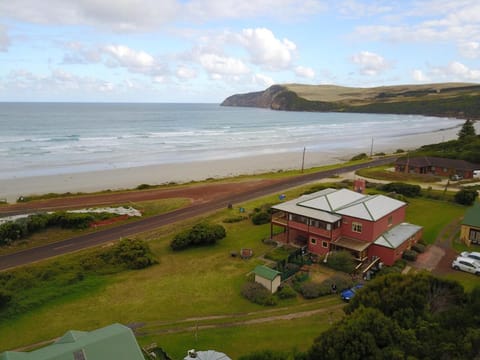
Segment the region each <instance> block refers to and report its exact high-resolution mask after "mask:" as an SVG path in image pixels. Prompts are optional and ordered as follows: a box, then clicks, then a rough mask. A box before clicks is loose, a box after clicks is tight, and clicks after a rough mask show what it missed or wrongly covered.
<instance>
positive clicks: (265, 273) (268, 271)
mask: <svg viewBox="0 0 480 360" xmlns="http://www.w3.org/2000/svg"><path fill="white" fill-rule="evenodd" d="M253 272H254V273H255V275H258V276H261V277H263V278H265V279H268V280H270V281H271V280H273V279H275V278H276V277H277V276H279V275H281V273H280V272H278V271H277V270H273V269H272V268H269V267H268V266H264V265H258V266H257V267H256V268H255V270H253Z"/></svg>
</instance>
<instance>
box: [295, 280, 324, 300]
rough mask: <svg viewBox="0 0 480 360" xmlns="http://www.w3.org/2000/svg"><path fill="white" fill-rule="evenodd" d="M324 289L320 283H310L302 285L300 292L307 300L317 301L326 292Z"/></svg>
mask: <svg viewBox="0 0 480 360" xmlns="http://www.w3.org/2000/svg"><path fill="white" fill-rule="evenodd" d="M322 287H324V286H322V285H321V284H319V283H316V282H312V281H308V282H304V283H303V284H301V285H300V288H299V290H300V294H302V296H303V297H304V298H305V299H316V298H318V297H319V296H320V295H321V293H322V292H324V291H325V289H322Z"/></svg>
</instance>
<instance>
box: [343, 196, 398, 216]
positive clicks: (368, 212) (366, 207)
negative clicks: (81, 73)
mask: <svg viewBox="0 0 480 360" xmlns="http://www.w3.org/2000/svg"><path fill="white" fill-rule="evenodd" d="M405 205H406V204H405V203H404V202H403V201H399V200H396V199H392V198H391V197H388V196H385V195H372V196H365V195H363V198H361V199H359V200H357V201H355V202H353V203H351V204H347V205H345V206H344V207H342V208H340V209H337V210H336V213H338V214H342V215H347V216H351V217H355V218H358V219H365V220H370V221H376V220H378V219H381V218H382V217H384V216H387V215H388V214H390V213H391V212H392V211H395V210H397V209H399V208H401V207H402V206H405Z"/></svg>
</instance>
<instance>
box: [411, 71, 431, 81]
mask: <svg viewBox="0 0 480 360" xmlns="http://www.w3.org/2000/svg"><path fill="white" fill-rule="evenodd" d="M412 78H413V80H415V81H417V82H426V81H430V79H429V78H428V76H426V75H425V74H424V73H423V72H422V70H418V69H415V70H413V71H412Z"/></svg>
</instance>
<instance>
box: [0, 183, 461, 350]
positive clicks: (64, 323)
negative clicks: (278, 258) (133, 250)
mask: <svg viewBox="0 0 480 360" xmlns="http://www.w3.org/2000/svg"><path fill="white" fill-rule="evenodd" d="M312 186H315V185H314V184H309V185H305V186H302V187H299V188H295V189H291V190H289V191H285V192H284V194H285V195H286V197H287V199H292V198H294V197H297V196H298V195H300V194H301V193H303V192H305V191H306V190H308V189H309V188H311V187H312ZM278 201H279V199H278V194H273V195H271V196H267V197H264V198H260V199H256V200H254V201H249V202H246V203H242V204H235V206H234V208H233V209H223V210H221V211H218V212H215V213H212V214H208V215H205V216H199V217H196V218H193V219H188V220H185V221H183V222H181V223H175V224H172V225H169V226H165V227H162V228H159V229H157V230H153V231H149V232H147V233H144V234H139V235H138V236H137V237H138V238H140V239H144V240H147V241H148V242H149V245H150V248H151V249H152V251H153V253H154V254H155V256H156V258H157V260H158V261H159V263H158V264H157V265H154V266H152V267H149V268H147V269H143V270H137V271H123V272H120V273H116V274H110V275H104V277H102V279H101V282H99V283H98V284H97V285H98V286H92V287H90V288H87V289H85V291H84V292H76V291H75V292H72V294H70V295H63V296H60V297H58V298H56V299H55V300H52V301H51V302H48V303H47V304H44V305H41V306H39V307H38V308H36V309H33V310H30V311H28V312H25V313H24V314H22V315H21V316H16V317H12V318H10V319H8V321H1V322H0V334H2V336H0V349H2V350H7V349H14V348H17V347H20V346H24V345H27V344H33V343H37V342H40V341H44V340H45V339H53V338H56V337H58V336H61V335H62V334H63V333H64V332H65V331H68V330H70V329H77V330H92V329H95V328H99V327H102V326H106V325H108V324H111V323H114V322H120V323H123V324H140V325H144V326H146V327H147V328H148V326H149V324H155V323H158V322H159V321H161V322H171V323H176V322H178V321H180V320H182V319H191V318H198V317H209V316H219V315H227V316H231V315H232V314H244V313H248V312H258V311H265V308H264V307H262V306H260V305H256V304H253V303H251V302H249V301H247V300H246V299H244V298H243V297H242V296H241V294H240V290H241V287H242V285H243V284H244V282H245V281H246V279H247V277H248V275H249V274H250V273H251V271H252V270H253V269H254V268H255V266H256V265H259V264H263V263H264V260H263V256H265V255H266V254H268V253H269V252H271V251H273V250H274V247H272V246H271V245H267V244H265V243H264V242H263V241H262V240H264V239H266V238H269V236H270V225H269V224H265V225H259V226H255V225H253V224H252V223H251V221H250V219H248V218H247V219H245V220H243V221H239V222H236V223H227V224H222V225H224V226H225V228H226V230H227V237H226V238H225V239H223V240H221V241H219V242H218V243H217V244H216V245H215V246H212V247H196V248H190V249H187V250H184V251H180V252H173V251H172V250H171V249H170V246H169V245H170V242H171V240H172V238H173V236H174V234H176V233H177V232H179V231H182V230H184V229H185V228H187V227H190V226H192V225H193V224H195V223H197V222H199V221H208V222H212V223H221V222H222V219H224V218H226V217H231V216H232V215H236V214H239V213H240V210H239V209H240V207H242V208H244V209H245V213H244V214H245V215H246V216H248V215H249V214H250V213H251V212H253V211H254V209H255V208H259V207H261V206H262V205H264V204H274V203H276V202H278ZM464 211H465V207H463V206H459V205H455V204H453V203H447V202H442V201H435V200H431V199H424V198H417V199H409V209H408V211H407V221H410V222H412V223H415V224H419V225H422V226H424V238H425V240H426V241H427V242H428V243H432V242H433V241H434V239H435V237H436V235H437V234H438V232H439V231H440V230H441V229H442V228H443V227H445V226H446V225H448V224H449V223H450V222H451V220H452V218H454V217H458V216H461V215H462V214H463V213H464ZM241 248H251V249H252V250H253V253H254V257H253V258H251V259H250V260H243V259H240V258H239V257H232V256H231V253H232V251H239V250H240V249H241ZM88 251H92V250H88ZM81 253H84V252H81ZM78 254H80V253H77V254H70V255H67V256H62V257H59V258H57V259H56V261H74V258H75V257H77V256H78ZM92 281H93V280H92ZM66 290H68V287H66ZM336 300H338V299H336ZM303 304H310V303H309V300H304V299H302V298H301V297H297V298H296V299H289V300H281V301H280V303H279V305H278V308H281V307H286V306H288V307H291V306H300V305H303ZM275 309H277V308H275ZM335 309H336V307H335ZM332 311H333V310H332ZM335 311H336V310H335ZM335 314H337V313H336V312H335ZM253 316H254V317H255V315H253ZM336 316H341V312H339V313H338V314H337V315H334V319H333V321H335V319H336ZM193 323H194V322H190V323H189V324H190V325H193ZM206 323H207V324H208V323H211V324H217V322H216V320H208V321H207V322H206ZM221 323H222V322H221V321H219V322H218V324H220V325H221ZM329 326H330V320H329V316H327V315H326V314H317V315H314V316H311V317H307V318H302V319H295V320H288V321H287V320H276V321H274V322H271V323H265V324H255V325H241V326H240V325H239V326H236V325H235V326H232V327H226V326H225V327H223V328H215V329H202V330H201V331H199V332H198V334H197V342H196V343H193V346H190V345H189V344H191V341H192V339H194V334H192V333H191V332H188V331H187V332H180V333H176V334H161V335H154V334H152V335H148V336H146V337H141V338H140V341H141V343H142V344H147V343H149V342H152V341H156V342H157V343H158V344H159V345H160V346H161V347H163V348H164V349H165V350H167V352H168V353H169V354H170V352H171V356H174V358H181V356H184V354H185V351H186V348H188V347H196V348H198V349H202V348H205V349H208V348H213V347H217V349H218V350H220V351H224V352H225V353H227V354H230V353H231V356H234V358H235V357H237V356H239V355H241V354H245V353H249V352H251V351H254V350H256V349H263V348H270V347H271V344H272V339H275V343H281V344H280V345H279V346H280V347H281V348H282V349H285V350H291V348H292V347H294V346H298V347H299V349H300V350H305V349H306V348H307V347H308V346H310V345H311V342H312V341H313V339H314V338H315V337H317V336H319V335H320V333H321V332H322V331H323V330H325V329H327V328H328V327H329ZM40 329H41V330H40ZM162 329H163V328H162ZM18 334H22V336H18ZM285 334H288V336H287V335H285ZM297 336H298V338H297ZM278 339H282V340H281V341H278ZM195 344H198V346H197V345H195Z"/></svg>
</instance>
